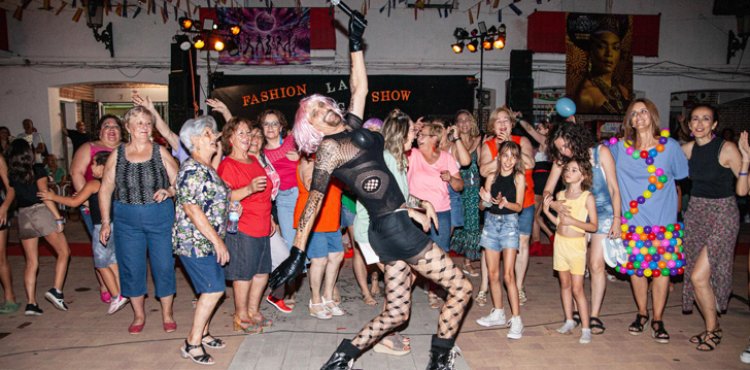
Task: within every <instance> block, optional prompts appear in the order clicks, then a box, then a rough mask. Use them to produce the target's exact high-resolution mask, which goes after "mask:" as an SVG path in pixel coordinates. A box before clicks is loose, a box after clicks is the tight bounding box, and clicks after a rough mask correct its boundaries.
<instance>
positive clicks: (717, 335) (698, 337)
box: [690, 328, 724, 344]
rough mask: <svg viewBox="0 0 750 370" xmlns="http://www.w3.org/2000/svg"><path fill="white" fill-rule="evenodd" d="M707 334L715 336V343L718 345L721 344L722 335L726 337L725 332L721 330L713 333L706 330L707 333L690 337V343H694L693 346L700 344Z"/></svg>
mask: <svg viewBox="0 0 750 370" xmlns="http://www.w3.org/2000/svg"><path fill="white" fill-rule="evenodd" d="M707 333H710V334H712V335H713V337H714V341H715V342H716V344H719V343H721V337H722V335H724V331H723V330H721V328H717V329H716V330H713V331H708V330H706V331H704V332H702V333H700V334H696V335H693V336H692V337H690V343H693V344H698V343H700V342H701V337H703V336H704V335H706V334H707Z"/></svg>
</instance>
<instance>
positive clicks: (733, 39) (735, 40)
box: [727, 15, 750, 64]
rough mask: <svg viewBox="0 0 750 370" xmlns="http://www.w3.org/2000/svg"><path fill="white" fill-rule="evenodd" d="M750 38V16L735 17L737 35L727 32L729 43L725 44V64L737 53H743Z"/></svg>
mask: <svg viewBox="0 0 750 370" xmlns="http://www.w3.org/2000/svg"><path fill="white" fill-rule="evenodd" d="M749 36H750V15H737V35H735V34H734V31H731V30H730V31H729V42H728V43H727V64H729V62H730V60H731V59H732V57H734V56H735V55H736V54H737V52H738V51H740V50H742V52H743V53H744V52H745V47H746V46H747V39H748V37H749Z"/></svg>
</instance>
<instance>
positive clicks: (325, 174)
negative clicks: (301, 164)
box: [310, 140, 342, 194]
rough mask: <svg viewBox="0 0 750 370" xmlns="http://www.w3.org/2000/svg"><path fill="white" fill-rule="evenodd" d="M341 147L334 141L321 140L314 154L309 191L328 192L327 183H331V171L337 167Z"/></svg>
mask: <svg viewBox="0 0 750 370" xmlns="http://www.w3.org/2000/svg"><path fill="white" fill-rule="evenodd" d="M341 156H342V153H341V145H339V143H338V142H336V141H334V140H323V142H322V143H320V147H318V151H317V152H315V163H314V166H315V167H314V168H313V174H312V183H311V184H310V191H312V190H317V191H318V192H320V193H322V194H325V193H326V191H328V183H329V182H330V181H331V174H332V173H333V170H335V169H336V167H338V163H339V161H340V160H341Z"/></svg>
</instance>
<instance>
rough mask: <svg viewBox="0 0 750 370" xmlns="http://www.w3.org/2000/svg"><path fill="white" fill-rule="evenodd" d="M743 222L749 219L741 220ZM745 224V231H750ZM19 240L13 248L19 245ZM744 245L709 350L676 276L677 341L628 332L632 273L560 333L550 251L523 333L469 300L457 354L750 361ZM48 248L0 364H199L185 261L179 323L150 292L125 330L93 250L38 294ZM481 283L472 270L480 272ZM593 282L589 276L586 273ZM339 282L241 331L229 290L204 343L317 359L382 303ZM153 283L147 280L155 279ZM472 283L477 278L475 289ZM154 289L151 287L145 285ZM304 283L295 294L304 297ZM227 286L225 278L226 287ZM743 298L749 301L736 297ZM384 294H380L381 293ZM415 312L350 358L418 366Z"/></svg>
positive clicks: (237, 354) (295, 363)
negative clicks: (591, 315) (309, 302)
mask: <svg viewBox="0 0 750 370" xmlns="http://www.w3.org/2000/svg"><path fill="white" fill-rule="evenodd" d="M746 229H747V227H746ZM67 234H68V236H69V239H70V240H72V241H79V242H80V241H84V240H85V237H83V236H82V234H81V231H80V228H78V227H76V226H75V225H74V224H72V225H70V227H69V229H68V231H67ZM748 239H750V238H748V232H747V230H746V231H745V234H743V237H742V240H743V242H745V243H746V242H747V241H748ZM16 248H17V247H16ZM747 259H748V258H747V255H742V256H739V257H738V258H737V259H736V260H735V271H734V277H735V279H734V282H735V292H736V294H737V295H738V296H740V297H742V298H735V299H733V300H732V301H731V304H730V308H729V312H728V313H727V314H726V315H724V316H723V317H722V318H721V324H722V327H723V328H724V339H723V341H722V343H721V345H720V346H719V347H718V348H717V350H716V351H713V352H709V353H701V352H698V351H696V350H695V349H694V346H693V345H691V344H690V343H688V341H687V339H688V338H689V337H690V336H691V335H693V334H696V333H698V332H700V331H702V328H701V324H702V320H701V319H700V317H699V316H698V313H697V311H696V313H694V314H693V315H690V316H686V315H682V314H681V309H680V290H681V288H682V285H681V284H676V285H675V287H674V292H673V293H672V294H671V296H670V300H669V302H668V309H667V313H666V315H665V319H664V321H665V324H666V326H667V329H668V330H669V332H670V334H671V336H672V341H671V343H670V344H666V345H664V344H657V343H655V342H654V341H653V340H652V339H651V337H650V335H649V334H648V333H644V334H643V335H641V336H632V335H629V334H628V333H627V326H628V324H629V323H630V322H631V321H632V320H633V317H634V315H635V313H634V308H635V304H634V303H633V299H632V296H631V294H630V288H629V284H628V283H627V282H624V281H618V282H614V283H610V284H609V286H608V290H607V296H606V298H605V302H604V309H603V312H602V315H601V318H602V320H603V321H604V324H605V325H606V326H607V331H606V333H605V334H604V335H600V336H595V337H594V340H593V342H592V343H591V344H589V345H580V344H578V340H577V336H578V335H579V333H580V330H578V329H577V330H576V331H575V334H574V335H567V336H566V335H560V334H558V333H557V332H555V330H554V329H555V328H557V327H558V326H559V325H560V323H561V322H562V308H561V306H560V300H559V288H558V285H557V284H558V283H557V279H555V277H554V276H553V275H552V269H551V258H549V257H534V258H532V259H531V265H530V267H529V274H528V278H527V279H528V280H527V284H526V286H527V288H526V291H527V294H528V296H529V301H528V303H527V304H526V305H524V306H523V307H522V317H523V321H524V323H525V325H526V330H525V332H524V337H523V339H521V340H518V341H511V340H508V339H506V338H505V333H506V331H507V329H499V330H498V329H485V328H482V327H480V326H478V325H477V324H476V323H475V320H476V319H477V318H479V317H480V316H482V315H485V314H486V313H487V312H489V306H485V307H478V306H476V305H475V306H474V307H472V308H471V309H470V311H469V313H468V316H467V319H466V321H465V323H464V326H463V328H462V331H461V334H460V336H459V339H458V345H459V346H460V348H461V349H462V350H463V354H464V357H463V358H462V359H459V361H458V362H457V366H458V367H459V368H461V369H466V368H472V369H499V368H511V369H524V368H526V369H541V368H544V369H552V368H562V369H565V368H576V369H587V368H591V369H594V368H597V369H601V368H606V369H633V368H637V367H644V368H646V367H648V368H660V369H665V368H681V369H693V368H696V369H742V368H745V369H748V368H750V365H744V364H742V363H740V362H739V358H738V357H739V354H740V353H741V352H742V350H743V349H744V348H745V347H746V346H747V345H748V336H749V335H750V310H749V309H748V305H747V301H746V297H747ZM10 261H11V264H12V266H13V269H14V270H13V278H14V288H15V292H16V295H17V296H18V298H19V299H20V300H21V301H23V300H24V299H23V297H24V294H23V285H22V273H23V266H24V260H23V257H19V256H11V257H10ZM53 263H54V259H53V258H51V257H42V258H41V261H40V274H39V284H38V289H39V292H38V298H39V299H40V306H41V307H42V308H43V309H44V310H45V313H44V315H43V316H41V317H26V316H23V314H22V313H16V314H13V315H5V316H0V335H2V336H3V337H2V338H0V368H1V369H190V368H203V367H201V366H198V365H195V364H192V363H191V362H189V361H188V360H184V359H182V358H180V356H179V353H178V347H179V345H180V343H182V340H183V338H184V336H185V335H186V334H187V331H188V328H189V325H190V323H191V320H192V305H191V299H192V298H193V296H192V292H191V290H190V288H189V285H188V282H187V280H186V278H185V275H184V274H183V273H182V271H180V270H178V273H177V283H178V289H177V291H178V296H177V298H176V300H175V319H176V321H177V322H178V324H179V327H178V330H177V332H175V333H171V334H166V333H164V332H163V331H162V329H161V318H160V314H159V313H160V310H159V304H158V302H157V301H156V300H154V299H151V298H149V299H147V312H148V317H147V324H146V327H145V329H144V332H143V333H142V334H140V335H129V334H128V333H127V331H126V328H127V326H128V324H129V323H130V320H131V319H132V315H131V311H130V309H129V308H126V309H124V310H123V311H121V312H119V313H117V314H115V315H113V316H107V315H106V309H107V306H106V305H105V304H103V303H101V302H100V301H99V299H98V293H97V289H96V280H95V278H94V274H93V267H92V261H91V259H90V258H85V257H73V259H72V261H71V265H70V269H69V274H68V279H67V282H66V285H65V295H66V299H67V301H68V302H69V305H70V311H68V312H61V311H58V310H56V309H54V308H53V307H52V305H50V304H49V303H48V302H46V301H44V300H43V297H42V293H43V292H44V291H45V290H46V289H48V288H49V286H50V284H51V281H52V274H51V270H52V267H53ZM475 282H476V280H475ZM587 283H588V282H587ZM340 287H341V291H342V295H343V299H344V302H343V308H344V309H345V310H346V311H347V312H348V315H347V316H345V317H343V318H337V319H333V320H329V321H320V320H316V319H314V318H312V317H309V316H308V315H307V309H306V308H305V307H304V305H300V306H299V307H298V308H297V309H296V310H295V312H294V313H293V314H291V315H284V316H282V315H281V314H279V313H277V312H276V311H274V310H272V309H271V308H270V307H269V306H268V305H266V304H263V307H264V312H265V313H266V314H267V315H268V316H269V317H272V318H273V319H275V321H276V324H275V326H274V327H273V328H271V329H270V330H269V331H268V332H267V333H264V334H261V335H255V336H249V337H245V336H243V335H239V334H235V333H233V332H232V331H231V329H232V328H231V314H232V312H233V305H232V300H231V298H228V299H226V300H225V301H224V302H223V304H222V305H221V306H220V307H219V309H218V312H217V314H216V317H215V319H214V322H213V324H212V326H211V331H212V333H213V334H216V335H217V336H220V337H222V338H224V339H225V340H227V341H228V344H229V345H228V347H227V348H225V349H222V350H211V351H210V352H211V353H212V354H213V355H214V358H215V359H216V361H217V364H216V365H215V366H213V368H215V369H227V368H232V369H282V368H283V369H297V368H301V369H316V368H318V367H319V366H320V365H321V364H322V362H324V361H325V359H326V358H327V357H328V356H329V355H330V353H331V352H332V351H333V350H334V349H335V347H336V345H337V343H338V342H339V341H340V340H341V339H342V338H346V337H351V333H353V332H355V331H356V330H358V329H359V328H360V327H361V326H362V325H363V324H364V323H365V322H366V321H367V320H368V319H370V318H371V317H373V316H374V315H375V314H376V313H377V312H378V308H371V307H369V306H365V305H364V304H362V303H360V302H361V301H360V300H359V295H358V290H357V287H356V285H355V284H354V283H353V278H352V275H351V268H350V265H349V263H347V264H346V266H345V267H344V270H343V272H342V277H341V282H340ZM150 289H152V288H150ZM475 290H476V289H475ZM151 291H152V290H151ZM307 291H308V290H307V287H306V286H305V287H303V288H302V290H301V293H300V297H299V299H300V301H301V302H306V299H307V298H306V297H307V294H308V293H307ZM227 292H228V294H229V296H230V297H231V289H227ZM741 299H744V300H745V301H744V302H743V301H741ZM381 301H382V299H381ZM414 302H415V303H414V307H413V312H412V319H411V322H410V325H409V326H408V328H407V329H406V330H405V331H404V334H406V335H409V336H410V337H411V338H412V341H413V347H414V350H413V351H412V354H410V355H408V356H404V357H402V358H394V357H388V356H385V355H380V354H376V353H374V352H372V351H369V352H367V353H366V354H365V355H363V356H362V357H361V358H360V360H359V361H358V362H357V363H356V364H355V368H364V369H422V368H424V367H425V364H426V360H427V351H428V347H429V338H430V335H431V334H432V333H433V332H434V330H435V321H436V320H435V318H436V311H435V310H431V309H429V307H428V306H427V303H426V296H425V295H424V294H423V293H422V291H421V289H419V288H418V289H416V290H415V292H414Z"/></svg>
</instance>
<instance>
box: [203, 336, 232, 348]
mask: <svg viewBox="0 0 750 370" xmlns="http://www.w3.org/2000/svg"><path fill="white" fill-rule="evenodd" d="M201 342H202V343H203V344H205V345H206V347H208V348H215V349H221V348H224V347H226V346H227V344H226V342H224V341H223V340H221V339H219V338H215V337H214V336H213V335H211V333H206V335H204V336H203V338H201Z"/></svg>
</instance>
